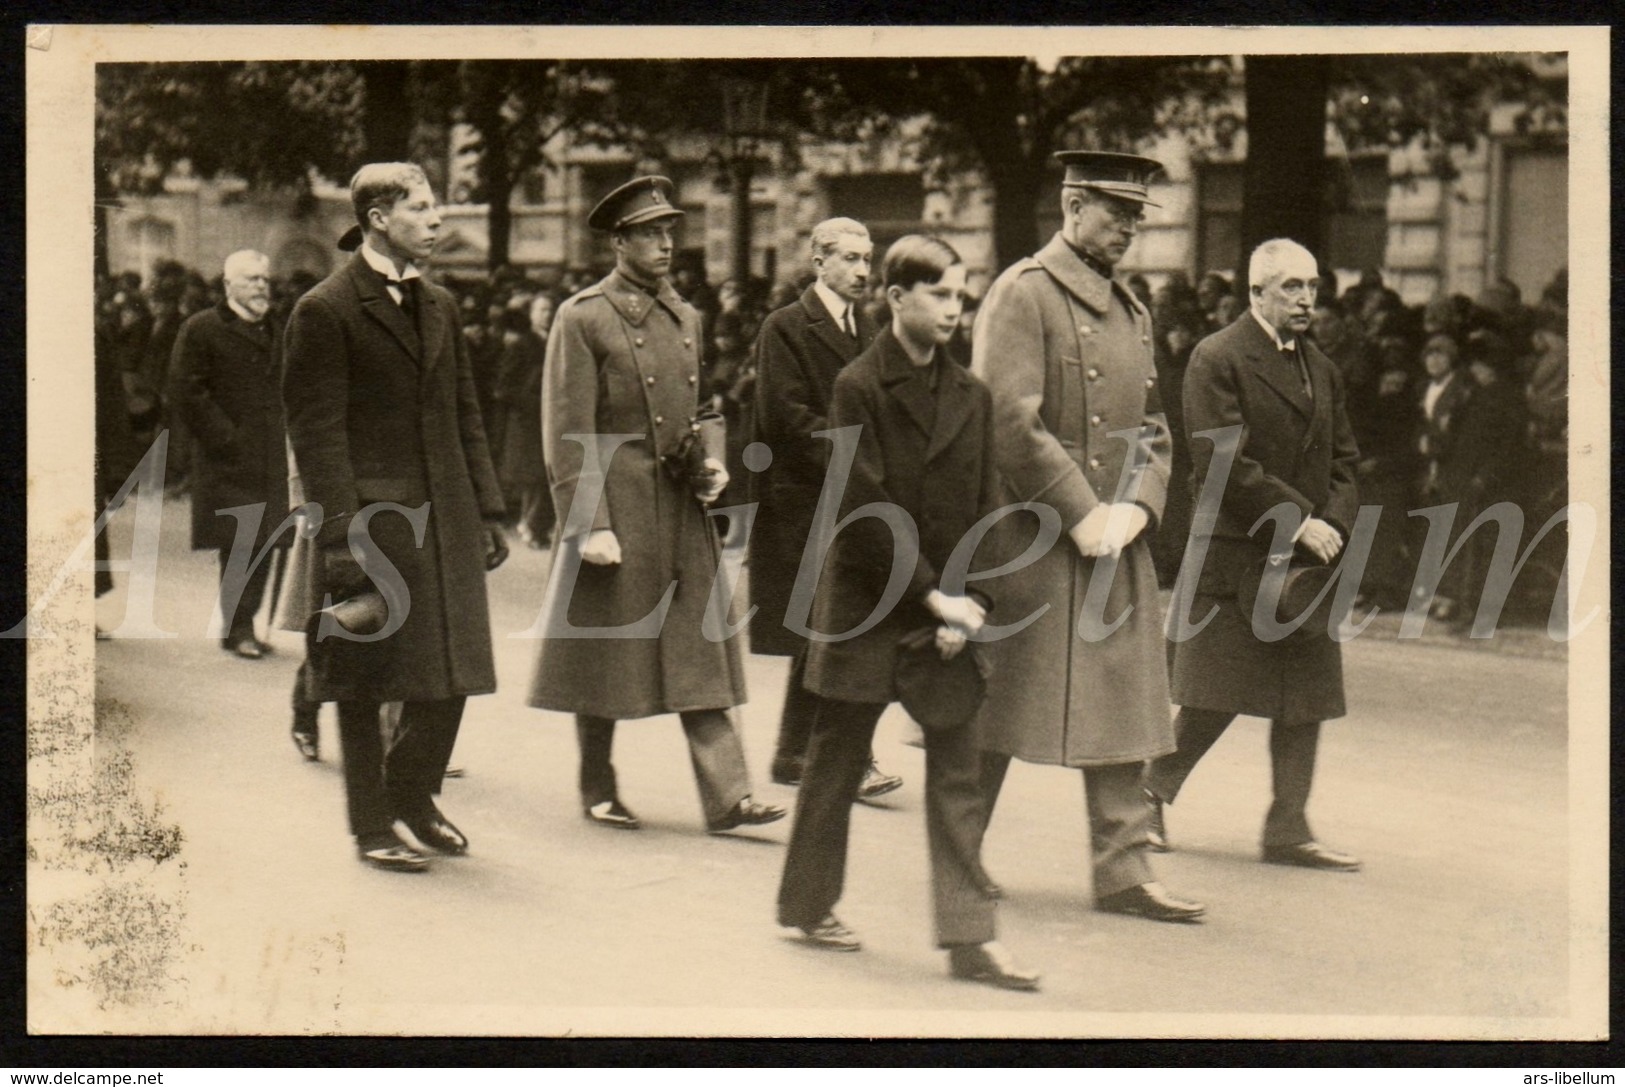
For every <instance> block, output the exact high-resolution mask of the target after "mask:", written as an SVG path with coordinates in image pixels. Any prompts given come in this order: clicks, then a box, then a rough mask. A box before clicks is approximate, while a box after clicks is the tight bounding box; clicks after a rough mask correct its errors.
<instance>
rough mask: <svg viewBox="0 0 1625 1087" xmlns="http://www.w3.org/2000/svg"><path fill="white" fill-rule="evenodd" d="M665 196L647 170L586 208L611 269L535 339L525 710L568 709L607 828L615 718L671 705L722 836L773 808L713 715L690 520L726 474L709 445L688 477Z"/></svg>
mask: <svg viewBox="0 0 1625 1087" xmlns="http://www.w3.org/2000/svg"><path fill="white" fill-rule="evenodd" d="M671 192H672V184H671V182H670V181H669V180H667V179H666V178H664V177H656V176H648V177H640V178H635V179H634V180H632V181H629V182H627V183H626V184H625V185H622V186H621V187H620V188H618V189H616V190H615V191H613V192H611V193H610V194H609V195H608V196H606V197H604V199H603V200H601V201H600V202H599V204H598V206H597V207H595V208H594V209H593V211H592V214H591V215H589V216H588V218H587V225H588V226H590V227H592V228H593V229H594V230H601V231H605V232H607V233H609V234H610V235H611V239H612V244H613V246H614V248H615V270H614V271H613V272H611V273H610V274H609V275H608V276H606V277H605V278H604V279H603V280H601V281H600V282H598V283H596V284H594V285H593V286H591V287H588V288H587V289H586V290H584V291H582V292H580V293H579V294H577V295H575V296H574V297H572V298H570V299H569V300H568V301H566V302H565V303H564V304H563V305H562V306H560V307H559V312H558V317H557V318H556V319H555V320H554V322H553V330H552V333H551V334H550V335H549V336H548V341H547V362H546V365H545V367H544V370H543V385H542V446H543V449H544V451H545V452H546V457H547V472H548V479H549V482H550V484H551V487H552V492H553V508H554V510H555V512H556V513H557V515H558V521H559V524H560V526H561V528H560V530H559V534H558V539H559V546H558V549H557V550H558V555H557V557H556V558H555V559H554V562H553V568H552V571H551V572H550V574H549V576H548V584H547V590H546V595H545V597H544V600H543V603H542V616H541V618H540V619H539V620H538V625H537V633H539V634H540V635H541V645H540V648H539V650H538V652H537V659H536V673H535V679H534V680H533V681H532V683H531V688H530V704H531V705H532V706H535V707H537V708H538V709H545V710H557V711H559V712H563V713H570V714H574V715H575V719H576V738H577V741H578V743H579V746H580V752H581V764H580V776H579V784H580V789H581V808H582V812H583V814H584V815H585V816H586V818H587V819H588V820H590V821H592V822H594V823H597V824H598V825H600V826H605V827H612V828H615V829H620V830H636V829H638V828H639V827H640V826H641V822H640V820H639V819H638V817H637V816H636V815H634V814H633V813H632V811H631V809H629V808H628V807H627V806H626V805H625V804H623V803H622V802H621V797H620V790H619V786H618V784H617V781H616V776H615V767H614V764H613V763H612V762H611V759H610V752H611V747H612V745H613V743H614V739H615V725H616V722H617V721H618V720H620V719H623V718H639V717H653V716H657V715H662V714H671V713H675V714H677V715H678V716H679V717H680V719H681V720H682V723H683V731H684V733H685V734H686V736H687V738H688V749H689V756H690V760H691V761H692V763H693V767H694V777H695V780H696V783H697V784H698V785H699V789H700V803H701V807H702V809H703V811H704V816H705V823H706V829H707V830H709V831H711V832H712V833H721V832H724V831H729V830H733V829H735V828H736V827H741V826H749V825H757V824H762V823H771V822H773V821H775V820H778V819H782V818H784V809H783V808H779V807H775V806H773V805H770V804H762V803H759V802H758V801H756V800H754V799H753V798H752V797H751V792H750V775H749V773H748V772H747V770H746V767H745V751H744V746H743V744H742V742H741V740H740V737H739V730H738V727H737V725H736V724H735V722H734V720H733V717H732V715H731V714H730V712H729V711H730V710H731V709H732V708H733V707H735V706H737V705H739V704H740V703H742V702H744V701H745V672H744V668H743V666H742V664H741V661H740V657H739V642H738V640H737V639H736V638H734V637H729V636H728V635H729V634H730V633H731V632H732V629H733V618H732V616H731V615H729V614H728V610H731V609H728V610H725V609H724V607H723V605H722V603H721V601H722V600H723V599H725V598H719V597H718V594H717V590H716V586H715V585H714V584H713V583H714V581H715V580H716V578H717V576H718V574H719V572H720V571H721V569H722V567H721V541H720V540H719V539H718V536H717V532H716V528H715V527H714V524H713V523H712V521H711V520H710V518H708V517H707V515H706V507H707V506H709V505H710V504H711V503H712V502H715V501H716V499H717V496H718V495H720V494H721V493H722V489H723V487H725V486H726V485H727V482H728V473H727V470H726V468H725V467H724V466H723V464H722V461H721V459H720V457H721V453H720V451H717V454H716V456H706V457H704V458H703V461H702V463H703V470H701V471H691V470H690V466H691V465H692V467H694V468H699V467H700V465H699V464H693V460H692V459H691V457H690V455H689V454H690V453H692V452H693V449H692V446H691V445H690V444H689V442H690V439H691V437H692V436H693V430H692V422H693V420H694V418H695V415H696V412H697V410H698V407H699V380H700V359H701V350H702V348H701V343H700V315H699V314H698V313H697V312H696V311H695V310H694V308H693V307H692V306H690V305H689V304H688V303H687V302H684V301H683V300H682V298H680V297H679V296H678V294H677V292H676V291H675V290H674V289H673V288H672V285H671V283H670V282H669V281H668V280H667V278H666V275H667V273H668V272H669V271H670V270H671V257H672V251H673V249H674V247H675V240H674V238H673V227H674V225H675V223H674V220H676V219H678V218H680V217H681V216H682V214H683V213H682V212H681V211H680V210H678V209H677V208H675V207H673V206H672V203H671ZM617 628H618V629H617Z"/></svg>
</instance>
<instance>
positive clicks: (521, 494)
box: [497, 295, 553, 548]
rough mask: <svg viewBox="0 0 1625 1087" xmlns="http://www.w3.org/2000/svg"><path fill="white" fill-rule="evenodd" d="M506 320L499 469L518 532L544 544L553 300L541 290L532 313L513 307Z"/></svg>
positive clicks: (548, 517) (548, 520)
mask: <svg viewBox="0 0 1625 1087" xmlns="http://www.w3.org/2000/svg"><path fill="white" fill-rule="evenodd" d="M503 321H504V325H505V328H504V329H503V333H502V361H501V363H500V365H499V367H498V372H499V374H500V377H499V378H498V386H499V388H500V389H501V393H500V395H501V400H502V406H503V411H504V417H505V418H504V422H503V426H502V447H501V448H502V452H501V454H500V455H499V456H498V458H497V473H498V475H499V476H500V478H501V480H502V492H503V494H504V495H505V496H506V498H507V501H508V510H509V513H510V515H513V514H515V512H516V511H517V532H518V534H519V538H520V539H521V540H524V541H525V543H526V544H528V545H529V546H530V547H532V548H542V547H546V546H547V535H548V533H549V532H551V531H552V521H553V517H552V508H551V507H552V501H551V500H550V499H549V497H548V492H547V469H546V466H545V464H544V463H543V460H542V361H543V359H544V358H545V357H546V355H547V334H548V331H549V329H551V328H552V325H553V300H552V299H551V298H549V297H547V296H546V295H537V296H536V298H535V300H534V302H533V303H532V304H531V308H530V312H529V313H524V312H520V311H517V310H509V311H508V312H507V314H506V316H505V317H504V319H503ZM544 506H545V507H548V508H547V509H546V510H545V511H544V510H543V508H542V507H544Z"/></svg>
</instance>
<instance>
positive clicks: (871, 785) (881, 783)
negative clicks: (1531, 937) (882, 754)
mask: <svg viewBox="0 0 1625 1087" xmlns="http://www.w3.org/2000/svg"><path fill="white" fill-rule="evenodd" d="M902 787H903V779H902V778H900V777H898V776H897V775H896V774H887V773H882V772H881V769H880V767H879V766H876V765H875V763H874V761H873V760H870V762H869V768H868V769H867V770H865V771H864V772H863V781H862V783H861V784H859V785H858V796H857V798H858V799H859V800H861V801H863V802H864V803H865V804H867V803H868V802H869V801H871V800H876V799H878V798H880V797H882V796H885V795H886V794H887V793H892V792H896V791H897V790H898V789H901V788H902Z"/></svg>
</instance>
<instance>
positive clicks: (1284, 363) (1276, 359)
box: [1230, 311, 1331, 418]
mask: <svg viewBox="0 0 1625 1087" xmlns="http://www.w3.org/2000/svg"><path fill="white" fill-rule="evenodd" d="M1230 327H1231V328H1234V329H1236V330H1237V335H1238V336H1240V337H1241V346H1242V350H1243V352H1244V353H1245V354H1246V356H1247V358H1248V359H1249V360H1251V362H1252V364H1253V373H1255V374H1257V375H1258V379H1259V380H1260V381H1262V382H1263V383H1264V384H1265V385H1268V386H1269V387H1270V388H1271V389H1273V390H1274V391H1275V393H1276V395H1278V396H1279V397H1280V398H1281V399H1282V400H1285V401H1286V402H1287V403H1288V404H1291V405H1292V407H1293V408H1295V409H1296V410H1297V411H1298V413H1299V414H1301V415H1303V416H1304V417H1306V418H1307V417H1310V416H1313V415H1314V413H1315V403H1325V402H1326V398H1327V397H1329V396H1330V395H1331V388H1330V387H1329V386H1328V385H1327V381H1328V375H1327V374H1326V372H1325V369H1326V368H1325V367H1320V366H1316V365H1315V364H1314V360H1313V358H1312V357H1311V354H1310V353H1311V352H1314V353H1318V350H1319V349H1318V348H1316V347H1314V346H1313V345H1312V344H1311V343H1310V342H1309V340H1308V338H1307V337H1304V336H1299V337H1298V344H1299V349H1300V350H1302V351H1303V352H1304V353H1305V354H1304V365H1305V367H1307V368H1308V370H1309V385H1310V388H1312V389H1313V390H1314V393H1315V399H1314V401H1313V402H1311V401H1310V399H1309V398H1308V397H1307V396H1305V395H1304V394H1303V379H1302V378H1301V376H1300V375H1299V374H1298V367H1297V364H1296V363H1294V362H1293V361H1292V360H1291V359H1288V358H1287V357H1286V355H1285V354H1284V353H1283V352H1282V351H1281V349H1280V348H1279V347H1277V346H1276V343H1275V340H1274V339H1273V338H1272V337H1271V336H1270V334H1269V333H1268V332H1265V331H1264V326H1262V325H1260V324H1259V323H1258V319H1257V318H1255V317H1254V316H1253V315H1252V313H1251V312H1250V311H1249V312H1247V313H1243V314H1242V315H1241V316H1240V317H1237V318H1236V320H1235V323H1234V324H1232V325H1231V326H1230Z"/></svg>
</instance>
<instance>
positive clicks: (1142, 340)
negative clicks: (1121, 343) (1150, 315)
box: [1140, 336, 1151, 343]
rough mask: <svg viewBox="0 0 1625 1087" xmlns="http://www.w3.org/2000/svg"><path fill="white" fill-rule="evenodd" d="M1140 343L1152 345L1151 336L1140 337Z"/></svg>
mask: <svg viewBox="0 0 1625 1087" xmlns="http://www.w3.org/2000/svg"><path fill="white" fill-rule="evenodd" d="M1140 342H1141V343H1150V342H1151V337H1150V336H1141V337H1140Z"/></svg>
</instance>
